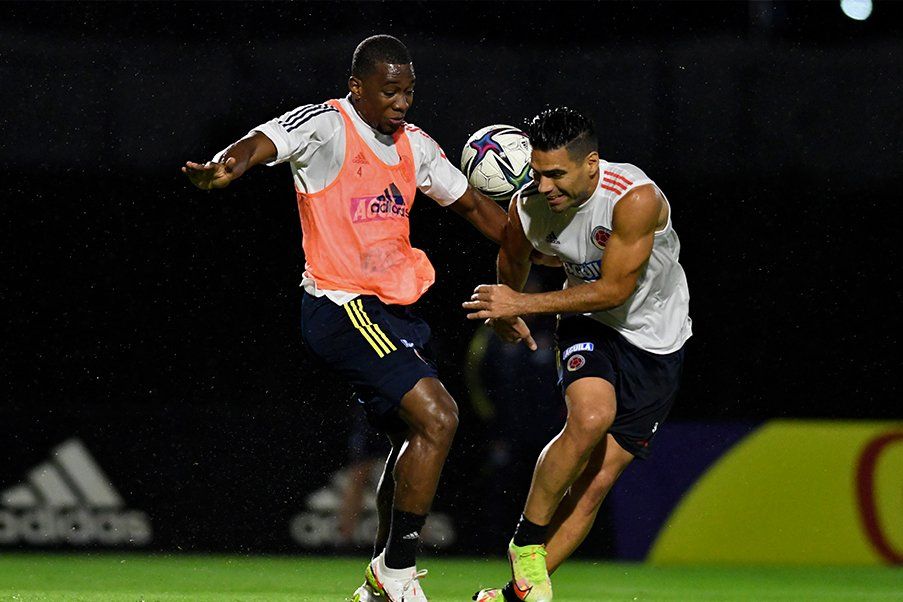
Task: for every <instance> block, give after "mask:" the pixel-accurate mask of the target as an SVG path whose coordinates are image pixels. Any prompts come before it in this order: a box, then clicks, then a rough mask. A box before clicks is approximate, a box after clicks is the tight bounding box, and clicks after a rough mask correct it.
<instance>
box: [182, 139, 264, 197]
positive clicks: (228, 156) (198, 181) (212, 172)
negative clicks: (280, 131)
mask: <svg viewBox="0 0 903 602" xmlns="http://www.w3.org/2000/svg"><path fill="white" fill-rule="evenodd" d="M275 156H276V145H274V144H273V141H272V140H270V139H269V138H267V137H266V136H265V135H263V134H261V133H260V132H253V133H251V134H249V135H247V136H245V137H244V138H242V139H241V140H239V141H238V142H236V143H234V144H233V145H231V146H230V147H229V148H227V149H226V151H225V152H224V153H223V154H222V156H220V157H218V158H217V160H216V161H208V162H207V163H195V162H193V161H186V162H185V165H184V166H183V167H182V173H184V174H185V175H187V176H188V179H189V180H191V183H192V184H194V185H195V186H197V187H198V188H200V189H201V190H211V189H213V188H225V187H226V186H228V185H229V184H230V183H231V182H232V180H234V179H236V178H238V177H240V176H241V175H242V174H243V173H245V172H246V171H248V169H250V168H251V167H254V166H255V165H257V164H259V163H264V162H266V161H270V160H272V159H273V158H274V157H275Z"/></svg>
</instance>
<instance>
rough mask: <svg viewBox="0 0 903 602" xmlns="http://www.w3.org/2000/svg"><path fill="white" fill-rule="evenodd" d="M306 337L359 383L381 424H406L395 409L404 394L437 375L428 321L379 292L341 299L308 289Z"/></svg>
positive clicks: (358, 390)
mask: <svg viewBox="0 0 903 602" xmlns="http://www.w3.org/2000/svg"><path fill="white" fill-rule="evenodd" d="M301 337H302V339H303V341H304V344H305V346H306V347H307V349H308V351H310V352H311V354H313V355H314V356H315V357H316V358H317V359H318V360H319V361H321V362H322V363H324V364H325V365H326V366H328V367H329V368H330V369H332V370H334V371H335V372H337V373H338V374H339V375H341V376H342V377H343V378H344V379H345V380H346V381H347V382H349V383H350V384H351V385H352V386H353V387H354V389H355V393H356V395H357V397H358V399H359V400H360V402H361V403H363V404H364V407H365V409H366V412H367V416H368V418H369V419H370V421H371V423H373V424H374V425H375V426H378V427H382V428H387V429H392V428H397V427H401V424H399V422H398V420H399V419H398V418H397V414H396V412H395V410H396V409H397V408H398V405H399V403H401V398H402V397H404V395H405V393H407V392H408V391H410V390H411V389H412V388H413V387H414V385H416V384H417V381H419V380H420V379H421V378H425V377H437V375H438V373H437V371H436V367H435V365H434V363H433V361H432V358H431V356H430V355H429V354H428V353H427V347H428V343H429V340H430V327H429V326H428V325H427V323H426V322H424V321H423V320H422V319H420V318H418V317H417V316H416V315H414V313H413V312H412V311H411V310H410V308H409V307H407V306H401V305H386V304H385V303H383V302H382V301H380V300H379V299H378V298H377V297H374V296H370V295H361V296H359V297H357V298H355V299H352V300H351V301H349V302H348V303H345V304H344V305H336V304H335V303H333V302H332V301H330V300H329V299H328V298H327V297H325V296H324V297H314V296H313V295H310V294H308V293H306V292H305V293H304V296H303V298H302V300H301Z"/></svg>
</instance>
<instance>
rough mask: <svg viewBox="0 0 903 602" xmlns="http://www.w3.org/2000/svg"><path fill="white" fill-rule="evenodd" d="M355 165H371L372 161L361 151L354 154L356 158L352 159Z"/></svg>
mask: <svg viewBox="0 0 903 602" xmlns="http://www.w3.org/2000/svg"><path fill="white" fill-rule="evenodd" d="M351 162H352V163H354V164H355V165H370V162H369V161H367V157H365V156H364V153H362V152H360V153H358V154H356V155H355V156H354V159H352V160H351Z"/></svg>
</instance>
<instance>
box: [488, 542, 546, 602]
mask: <svg viewBox="0 0 903 602" xmlns="http://www.w3.org/2000/svg"><path fill="white" fill-rule="evenodd" d="M508 562H509V563H510V564H511V590H512V592H513V593H514V595H515V596H516V597H517V599H518V600H523V601H524V602H552V580H551V579H549V571H548V569H547V568H546V547H545V546H544V545H530V546H516V545H514V540H511V543H509V544H508ZM489 600H492V598H489Z"/></svg>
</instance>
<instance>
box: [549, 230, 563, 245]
mask: <svg viewBox="0 0 903 602" xmlns="http://www.w3.org/2000/svg"><path fill="white" fill-rule="evenodd" d="M546 242H547V243H549V244H550V245H558V244H561V241H560V240H558V236H557V235H556V234H555V232H554V231H553V232H549V235H548V236H546Z"/></svg>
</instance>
